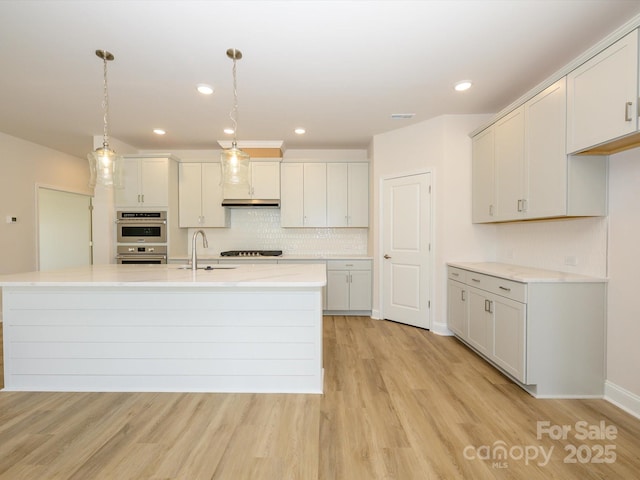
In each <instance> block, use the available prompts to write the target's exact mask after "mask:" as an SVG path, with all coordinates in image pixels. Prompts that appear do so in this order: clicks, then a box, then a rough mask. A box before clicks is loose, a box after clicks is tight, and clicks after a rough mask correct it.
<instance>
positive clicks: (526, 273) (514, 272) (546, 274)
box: [447, 262, 607, 283]
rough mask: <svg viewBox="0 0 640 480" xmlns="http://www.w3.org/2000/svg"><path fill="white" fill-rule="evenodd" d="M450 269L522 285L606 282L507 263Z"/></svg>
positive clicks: (456, 264) (454, 264) (461, 264)
mask: <svg viewBox="0 0 640 480" xmlns="http://www.w3.org/2000/svg"><path fill="white" fill-rule="evenodd" d="M447 265H449V266H451V267H456V268H461V269H463V270H471V271H474V272H477V273H484V274H486V275H492V276H494V277H500V278H506V279H508V280H513V281H515V282H522V283H536V282H537V283H545V282H546V283H551V282H568V283H601V282H606V281H607V279H606V278H598V277H590V276H587V275H579V274H576V273H567V272H558V271H555V270H545V269H542V268H532V267H524V266H521V265H510V264H508V263H497V262H449V263H447Z"/></svg>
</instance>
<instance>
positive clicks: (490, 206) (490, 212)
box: [489, 205, 493, 217]
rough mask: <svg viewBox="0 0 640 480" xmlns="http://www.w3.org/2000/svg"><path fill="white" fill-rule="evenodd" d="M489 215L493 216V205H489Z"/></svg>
mask: <svg viewBox="0 0 640 480" xmlns="http://www.w3.org/2000/svg"><path fill="white" fill-rule="evenodd" d="M489 216H490V217H493V205H489Z"/></svg>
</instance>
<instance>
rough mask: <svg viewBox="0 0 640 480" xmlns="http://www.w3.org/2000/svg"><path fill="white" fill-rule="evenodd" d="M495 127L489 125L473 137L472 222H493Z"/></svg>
mask: <svg viewBox="0 0 640 480" xmlns="http://www.w3.org/2000/svg"><path fill="white" fill-rule="evenodd" d="M494 144H495V128H494V126H493V125H492V126H490V127H489V128H487V129H486V130H483V131H482V132H480V133H479V134H478V135H476V136H475V137H473V142H472V145H473V156H472V158H473V168H472V180H471V191H472V192H473V202H472V209H471V215H472V220H473V223H487V222H493V221H495V220H494V213H495V182H494V179H495V164H494Z"/></svg>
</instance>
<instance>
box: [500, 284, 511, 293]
mask: <svg viewBox="0 0 640 480" xmlns="http://www.w3.org/2000/svg"><path fill="white" fill-rule="evenodd" d="M498 288H499V289H500V290H504V291H505V292H510V291H511V289H510V288H508V287H503V286H502V285H500V286H499V287H498Z"/></svg>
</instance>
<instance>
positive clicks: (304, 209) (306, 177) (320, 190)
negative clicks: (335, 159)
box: [280, 163, 327, 227]
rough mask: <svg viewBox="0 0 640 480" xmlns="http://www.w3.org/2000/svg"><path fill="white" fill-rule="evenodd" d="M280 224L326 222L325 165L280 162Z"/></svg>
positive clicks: (322, 224) (292, 225)
mask: <svg viewBox="0 0 640 480" xmlns="http://www.w3.org/2000/svg"><path fill="white" fill-rule="evenodd" d="M280 173H281V180H282V192H281V194H282V199H281V204H280V224H281V225H282V226H283V227H326V226H327V165H326V164H325V163H283V164H282V165H281V171H280Z"/></svg>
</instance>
